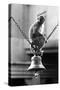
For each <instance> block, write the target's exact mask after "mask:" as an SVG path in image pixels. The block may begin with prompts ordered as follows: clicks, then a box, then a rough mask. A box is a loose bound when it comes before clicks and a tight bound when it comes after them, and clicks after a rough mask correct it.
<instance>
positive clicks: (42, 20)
mask: <svg viewBox="0 0 60 90" xmlns="http://www.w3.org/2000/svg"><path fill="white" fill-rule="evenodd" d="M37 19H38V22H39V23H40V24H41V25H42V24H43V23H44V21H45V18H44V17H43V16H40V17H38V18H37Z"/></svg>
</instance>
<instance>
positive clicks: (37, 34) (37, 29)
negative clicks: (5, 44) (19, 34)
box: [29, 16, 45, 52]
mask: <svg viewBox="0 0 60 90" xmlns="http://www.w3.org/2000/svg"><path fill="white" fill-rule="evenodd" d="M44 22H45V18H44V17H43V16H40V17H39V18H37V21H36V22H34V23H33V24H32V25H31V26H30V29H29V40H30V42H31V47H32V48H34V50H35V52H36V51H39V50H40V49H41V48H42V46H43V45H44V42H45V37H44V35H43V32H44Z"/></svg>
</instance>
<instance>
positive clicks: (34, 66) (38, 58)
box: [28, 55, 45, 72]
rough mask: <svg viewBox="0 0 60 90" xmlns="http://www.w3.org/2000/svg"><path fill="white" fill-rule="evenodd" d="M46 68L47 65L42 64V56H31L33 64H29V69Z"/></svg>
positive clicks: (38, 69)
mask: <svg viewBox="0 0 60 90" xmlns="http://www.w3.org/2000/svg"><path fill="white" fill-rule="evenodd" d="M44 69H45V67H44V66H43V64H42V59H41V56H36V55H34V56H33V57H32V58H31V65H30V66H29V68H28V71H32V72H37V71H40V70H44Z"/></svg>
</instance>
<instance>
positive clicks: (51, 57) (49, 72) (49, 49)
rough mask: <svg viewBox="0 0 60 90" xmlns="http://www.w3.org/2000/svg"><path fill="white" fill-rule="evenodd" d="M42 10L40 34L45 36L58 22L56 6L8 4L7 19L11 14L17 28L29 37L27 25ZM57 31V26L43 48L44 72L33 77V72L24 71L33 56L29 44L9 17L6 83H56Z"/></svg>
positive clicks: (28, 25)
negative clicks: (42, 26)
mask: <svg viewBox="0 0 60 90" xmlns="http://www.w3.org/2000/svg"><path fill="white" fill-rule="evenodd" d="M44 11H47V12H46V13H45V14H44V16H45V25H44V33H45V34H46V36H48V35H49V34H50V33H51V31H52V30H53V29H54V27H55V26H56V25H57V24H58V23H59V16H58V7H56V6H40V5H23V4H21V5H20V4H9V5H8V14H9V15H8V18H9V17H10V16H12V17H14V19H15V20H16V21H17V23H18V24H19V26H20V27H21V29H22V30H23V31H24V32H25V34H26V35H27V37H29V28H30V26H31V25H32V24H33V23H34V22H35V21H36V19H37V15H38V14H40V13H41V12H44ZM58 32H59V31H58V27H57V28H56V30H55V32H54V33H53V34H52V36H51V37H50V38H49V41H48V43H47V44H46V46H45V47H44V54H43V57H42V62H43V64H44V66H45V67H46V71H43V72H42V73H41V74H40V76H38V78H37V79H36V78H34V77H33V73H31V72H27V68H28V67H29V66H30V63H31V57H32V56H33V54H32V52H31V50H30V45H29V43H28V42H27V40H25V38H24V37H23V35H22V33H21V32H20V31H19V29H18V28H17V26H16V24H15V23H14V22H13V20H11V22H9V64H8V65H9V78H8V84H9V85H11V86H16V85H36V84H52V83H58Z"/></svg>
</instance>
